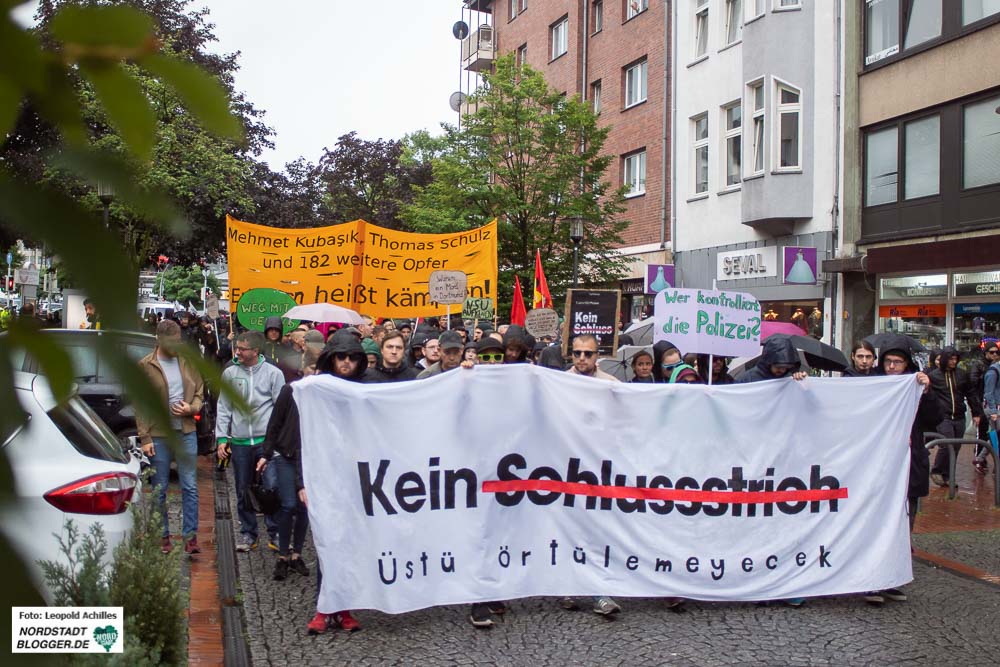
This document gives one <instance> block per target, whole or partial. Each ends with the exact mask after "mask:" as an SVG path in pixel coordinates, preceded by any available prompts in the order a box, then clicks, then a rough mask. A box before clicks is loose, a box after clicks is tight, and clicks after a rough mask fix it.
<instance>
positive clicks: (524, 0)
mask: <svg viewBox="0 0 1000 667" xmlns="http://www.w3.org/2000/svg"><path fill="white" fill-rule="evenodd" d="M527 8H528V0H521V11H522V12H523V11H524V10H525V9H527Z"/></svg>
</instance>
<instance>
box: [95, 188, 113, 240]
mask: <svg viewBox="0 0 1000 667" xmlns="http://www.w3.org/2000/svg"><path fill="white" fill-rule="evenodd" d="M97 198H98V199H100V200H101V203H102V204H104V228H105V229H110V224H111V223H110V213H109V209H110V208H111V202H112V201H114V199H115V188H114V186H113V185H111V184H110V183H108V182H107V181H97Z"/></svg>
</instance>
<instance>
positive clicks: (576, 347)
mask: <svg viewBox="0 0 1000 667" xmlns="http://www.w3.org/2000/svg"><path fill="white" fill-rule="evenodd" d="M571 349H572V354H573V366H572V367H571V368H570V369H569V370H568V371H566V372H567V373H570V374H571V375H586V376H587V377H592V378H597V379H598V380H610V381H612V382H618V378H616V377H615V376H614V375H611V374H610V373H605V372H604V371H602V370H601V369H600V368H598V367H597V338H596V337H594V336H592V335H591V334H582V335H579V336H577V337H576V338H574V339H573V342H572V345H571ZM615 606H617V605H615Z"/></svg>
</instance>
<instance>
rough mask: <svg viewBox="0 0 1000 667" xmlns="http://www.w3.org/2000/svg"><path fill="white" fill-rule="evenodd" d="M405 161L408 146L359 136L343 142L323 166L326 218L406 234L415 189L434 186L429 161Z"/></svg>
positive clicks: (320, 172) (325, 158)
mask: <svg viewBox="0 0 1000 667" xmlns="http://www.w3.org/2000/svg"><path fill="white" fill-rule="evenodd" d="M402 158H403V142H402V141H397V140H389V141H386V140H383V139H378V140H376V141H368V140H365V139H361V138H359V137H358V136H357V134H355V133H354V132H350V133H348V134H345V135H344V136H342V137H340V138H339V139H337V145H336V146H335V147H334V148H333V150H330V149H327V150H326V151H325V152H324V154H323V157H322V158H320V161H319V165H318V167H317V172H318V173H317V175H318V178H319V179H320V182H321V183H322V184H323V207H324V208H325V209H326V215H325V216H323V217H324V218H326V219H332V221H333V222H350V221H351V220H358V219H362V220H366V221H367V222H372V223H375V224H376V225H379V226H380V227H387V228H389V229H405V226H404V225H403V223H402V221H401V219H400V209H401V208H402V207H403V206H405V205H407V204H409V203H410V202H411V201H412V199H413V191H414V187H421V186H425V185H427V184H428V183H429V181H430V178H431V171H430V169H429V168H428V166H427V165H426V164H424V163H423V162H420V161H415V160H413V161H410V162H404V161H403V159H402Z"/></svg>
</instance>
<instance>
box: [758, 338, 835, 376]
mask: <svg viewBox="0 0 1000 667" xmlns="http://www.w3.org/2000/svg"><path fill="white" fill-rule="evenodd" d="M768 338H787V339H788V340H790V341H791V342H792V345H793V346H795V349H796V350H798V351H799V352H802V353H803V354H805V355H806V361H807V362H809V368H817V369H819V370H821V371H842V370H844V369H846V368H847V364H848V361H847V357H845V356H844V353H843V352H841V351H840V350H838V349H837V348H835V347H833V346H832V345H827V344H826V343H824V342H822V341H818V340H816V339H815V338H812V337H810V336H792V335H789V334H772V335H770V336H768Z"/></svg>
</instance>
